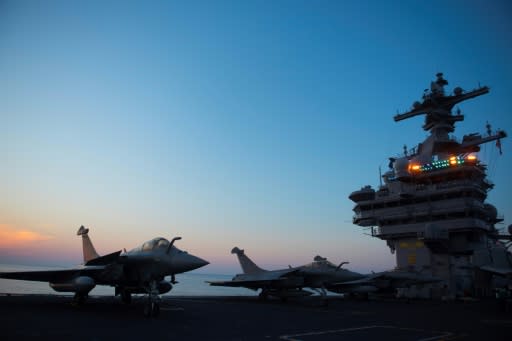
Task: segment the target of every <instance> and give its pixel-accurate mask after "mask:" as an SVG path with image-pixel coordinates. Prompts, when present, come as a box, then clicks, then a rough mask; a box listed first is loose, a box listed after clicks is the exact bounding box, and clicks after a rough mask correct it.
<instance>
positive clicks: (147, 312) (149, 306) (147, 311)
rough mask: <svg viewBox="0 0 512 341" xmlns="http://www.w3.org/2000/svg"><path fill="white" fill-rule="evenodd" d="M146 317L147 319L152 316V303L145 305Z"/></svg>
mask: <svg viewBox="0 0 512 341" xmlns="http://www.w3.org/2000/svg"><path fill="white" fill-rule="evenodd" d="M144 316H145V317H150V316H151V303H146V304H144Z"/></svg>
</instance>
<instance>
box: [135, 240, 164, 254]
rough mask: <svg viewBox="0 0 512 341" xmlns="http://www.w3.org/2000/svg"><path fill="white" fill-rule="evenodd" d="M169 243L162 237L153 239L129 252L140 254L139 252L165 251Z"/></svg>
mask: <svg viewBox="0 0 512 341" xmlns="http://www.w3.org/2000/svg"><path fill="white" fill-rule="evenodd" d="M169 244H170V242H169V241H168V240H167V239H165V238H162V237H157V238H153V239H151V240H149V241H147V242H145V243H144V244H142V245H141V246H139V247H136V248H135V249H133V250H131V252H140V251H146V252H147V251H153V250H167V248H168V247H169Z"/></svg>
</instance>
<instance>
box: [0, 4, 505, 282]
mask: <svg viewBox="0 0 512 341" xmlns="http://www.w3.org/2000/svg"><path fill="white" fill-rule="evenodd" d="M511 13H512V5H511V4H510V2H508V1H484V0H482V1H480V0H466V1H462V0H460V1H437V0H433V1H414V0H413V1H377V0H376V1H348V0H347V1H322V0H320V1H284V0H283V1H156V0H154V1H57V0H48V1H35V0H32V1H25V0H21V1H10V0H7V1H5V0H4V1H1V2H0V122H1V124H0V160H1V164H0V193H1V194H2V195H1V196H0V263H12V264H38V265H59V266H60V265H74V264H78V263H80V262H81V261H82V259H81V257H82V254H81V241H80V239H79V238H78V237H77V236H76V230H78V228H79V226H80V225H85V226H86V227H89V228H90V230H91V231H90V236H91V239H92V240H93V243H94V244H95V246H96V249H97V251H98V252H99V253H100V254H106V253H109V252H113V251H116V250H119V249H122V248H127V249H130V248H133V247H135V246H138V245H139V244H141V243H143V242H144V241H146V240H149V239H152V238H153V237H156V236H162V237H166V238H168V239H171V238H173V237H175V236H181V237H182V238H183V239H182V240H180V241H179V242H177V243H176V246H178V247H180V248H181V249H184V250H187V251H189V252H191V253H193V254H195V255H197V256H200V257H202V258H204V259H206V260H208V261H209V262H210V263H211V264H210V265H208V266H207V267H205V268H202V269H200V270H199V271H201V272H203V273H224V274H231V273H234V272H238V271H239V266H238V264H237V261H236V258H235V257H234V256H233V255H231V254H230V250H231V249H232V247H234V246H238V247H240V248H243V249H245V250H246V254H248V255H249V256H250V257H251V258H253V259H254V260H255V261H256V262H257V263H258V264H259V265H261V266H262V267H264V268H269V269H277V268H280V267H281V268H282V267H287V266H288V264H291V265H294V266H296V265H300V264H304V263H307V262H310V261H311V260H312V259H313V257H314V256H315V255H317V254H320V255H322V256H324V257H328V258H329V259H330V260H331V261H333V262H334V263H338V262H341V261H350V266H349V268H351V269H353V270H358V271H370V270H374V271H379V270H384V269H389V268H392V267H394V265H395V259H394V255H392V254H391V253H390V251H389V249H388V248H387V246H386V243H385V242H384V241H381V240H379V239H375V238H372V237H370V236H368V235H366V234H365V233H367V232H368V231H365V230H364V229H362V228H361V227H358V226H356V225H353V224H352V216H353V212H352V208H353V206H354V205H353V203H352V202H351V201H350V200H349V199H348V195H349V194H350V193H351V192H352V191H354V190H357V189H359V188H361V187H362V186H364V185H372V186H374V187H375V186H378V184H379V167H382V169H386V167H387V164H388V157H390V156H396V155H399V154H400V153H401V152H402V150H403V145H404V144H406V145H407V146H408V147H413V146H415V145H416V144H418V143H419V142H421V141H422V140H423V139H424V138H425V137H426V132H425V131H423V130H422V128H421V125H422V124H423V117H416V118H413V119H410V120H406V121H402V122H399V123H395V122H394V121H393V116H394V115H395V114H396V113H397V111H399V112H405V111H407V110H408V109H410V108H411V105H412V103H413V102H414V101H416V100H419V99H420V98H421V95H422V93H423V89H425V88H428V87H429V84H430V82H431V81H432V80H434V79H435V74H436V73H437V72H444V75H445V78H446V79H447V80H448V81H449V85H448V87H447V89H448V90H451V89H453V88H454V87H455V86H461V87H462V88H464V89H468V90H470V89H473V88H476V87H477V86H478V85H479V84H481V85H488V86H490V88H491V91H490V93H489V94H488V95H485V96H482V97H479V98H477V99H473V100H470V101H467V102H465V103H462V104H461V105H460V109H461V110H462V113H463V114H464V115H465V121H464V122H459V123H457V130H456V134H457V136H458V137H459V138H461V137H462V135H463V134H468V133H473V132H480V133H484V132H485V124H486V122H487V121H489V123H491V124H492V126H493V129H496V128H501V129H504V130H506V131H507V132H508V133H509V134H510V133H511V130H512V101H510V93H511V91H512V64H511V63H510V61H511V60H512V20H511V19H512V18H511ZM502 150H503V155H501V156H500V155H499V153H498V151H497V149H496V148H495V146H494V144H492V143H491V144H489V145H487V146H485V147H484V148H482V151H481V153H480V154H479V158H480V159H481V160H483V161H484V162H486V163H488V165H489V178H490V180H491V181H493V182H494V183H495V184H496V187H495V189H494V190H492V191H491V192H490V193H489V197H488V201H489V202H490V203H492V204H494V205H495V206H496V207H497V208H498V211H499V213H500V214H501V215H503V216H504V218H505V222H504V224H502V225H499V226H498V227H500V228H502V227H505V226H507V225H508V224H511V223H512V201H511V200H510V192H511V190H512V187H511V182H510V179H509V178H508V176H507V175H508V174H507V173H508V171H509V169H510V168H511V167H512V158H511V155H512V144H511V139H510V137H509V138H506V139H504V140H503V141H502Z"/></svg>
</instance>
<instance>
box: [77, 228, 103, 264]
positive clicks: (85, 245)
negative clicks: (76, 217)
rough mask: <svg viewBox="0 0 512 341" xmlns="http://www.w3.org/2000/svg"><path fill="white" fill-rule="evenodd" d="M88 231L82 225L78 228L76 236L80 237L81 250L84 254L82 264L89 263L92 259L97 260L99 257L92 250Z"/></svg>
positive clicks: (92, 246)
mask: <svg viewBox="0 0 512 341" xmlns="http://www.w3.org/2000/svg"><path fill="white" fill-rule="evenodd" d="M88 233H89V229H86V228H85V227H84V226H83V225H82V226H80V228H79V229H78V232H77V233H76V234H77V236H82V249H83V252H84V263H87V262H89V261H90V260H92V259H95V258H98V257H99V256H100V255H98V253H97V252H96V250H95V249H94V245H92V242H91V239H90V238H89V235H88Z"/></svg>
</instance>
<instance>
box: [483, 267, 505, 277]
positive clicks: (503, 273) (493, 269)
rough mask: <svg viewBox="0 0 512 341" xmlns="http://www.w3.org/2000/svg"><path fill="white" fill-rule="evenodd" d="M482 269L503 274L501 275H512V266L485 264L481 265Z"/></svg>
mask: <svg viewBox="0 0 512 341" xmlns="http://www.w3.org/2000/svg"><path fill="white" fill-rule="evenodd" d="M480 269H481V270H484V271H487V272H492V273H494V274H497V275H501V276H511V275H512V268H506V267H496V266H491V265H484V266H481V267H480Z"/></svg>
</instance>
